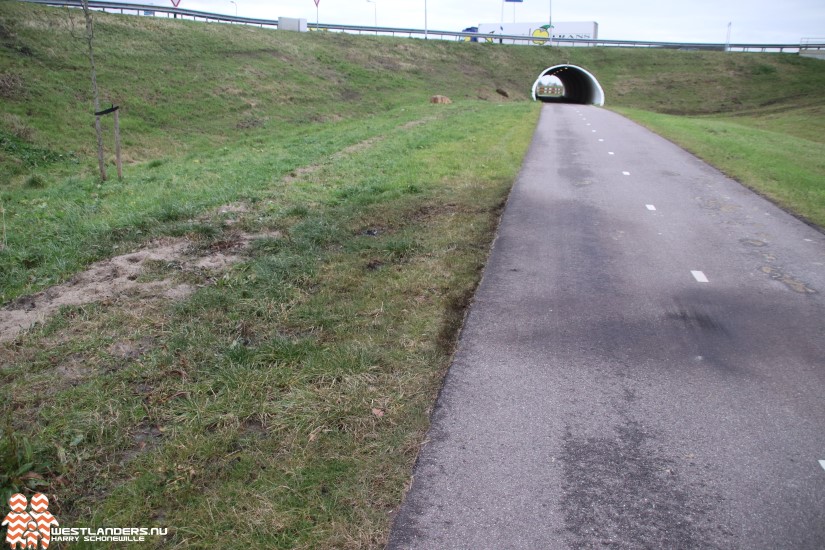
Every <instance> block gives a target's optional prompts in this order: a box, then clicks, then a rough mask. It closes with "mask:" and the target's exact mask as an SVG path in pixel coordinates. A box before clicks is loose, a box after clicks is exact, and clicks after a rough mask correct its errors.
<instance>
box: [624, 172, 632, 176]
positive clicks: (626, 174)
mask: <svg viewBox="0 0 825 550" xmlns="http://www.w3.org/2000/svg"><path fill="white" fill-rule="evenodd" d="M622 174H623V175H625V176H629V175H630V172H622Z"/></svg>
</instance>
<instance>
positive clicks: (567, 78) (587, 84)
mask: <svg viewBox="0 0 825 550" xmlns="http://www.w3.org/2000/svg"><path fill="white" fill-rule="evenodd" d="M546 76H555V77H556V78H558V79H559V80H560V81H561V83H562V85H563V86H564V95H563V96H561V97H544V96H539V95H537V93H536V92H537V90H538V87H539V86H540V85H541V82H542V78H544V77H546ZM533 100H534V101H535V100H541V101H555V102H564V103H581V104H584V105H599V106H601V105H604V90H603V89H602V86H601V84H599V81H598V80H596V77H595V76H593V75H592V74H591V73H590V72H588V71H587V70H585V69H582V68H581V67H577V66H576V65H567V64H565V65H556V66H554V67H550V68H549V69H545V70H544V71H542V72H541V74H540V75H539V76H538V78H537V79H536V81H535V82H534V83H533Z"/></svg>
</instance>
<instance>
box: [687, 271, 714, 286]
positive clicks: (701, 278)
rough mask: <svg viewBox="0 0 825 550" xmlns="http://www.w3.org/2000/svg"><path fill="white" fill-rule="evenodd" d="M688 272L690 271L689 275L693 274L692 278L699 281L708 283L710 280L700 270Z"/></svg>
mask: <svg viewBox="0 0 825 550" xmlns="http://www.w3.org/2000/svg"><path fill="white" fill-rule="evenodd" d="M690 273H691V275H693V278H694V279H696V280H697V281H698V282H700V283H709V282H710V281H708V278H707V276H705V274H704V273H702V272H701V271H691V272H690Z"/></svg>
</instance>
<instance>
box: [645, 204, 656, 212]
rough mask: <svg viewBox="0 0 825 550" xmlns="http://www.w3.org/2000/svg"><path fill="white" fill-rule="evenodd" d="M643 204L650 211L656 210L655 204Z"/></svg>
mask: <svg viewBox="0 0 825 550" xmlns="http://www.w3.org/2000/svg"><path fill="white" fill-rule="evenodd" d="M645 206H646V207H647V209H648V210H650V211H653V210H656V207H655V206H653V205H652V204H646V205H645Z"/></svg>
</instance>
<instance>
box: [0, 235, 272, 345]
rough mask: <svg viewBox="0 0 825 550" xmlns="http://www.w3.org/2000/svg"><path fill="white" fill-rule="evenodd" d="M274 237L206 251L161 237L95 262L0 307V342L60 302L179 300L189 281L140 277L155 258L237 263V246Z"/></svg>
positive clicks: (189, 264)
mask: <svg viewBox="0 0 825 550" xmlns="http://www.w3.org/2000/svg"><path fill="white" fill-rule="evenodd" d="M279 236H280V233H278V232H271V233H254V234H252V233H238V234H235V235H233V236H232V237H231V238H228V239H225V240H223V241H219V242H217V243H213V244H212V246H210V247H209V248H208V249H206V250H195V248H194V247H193V243H192V242H191V241H189V240H187V239H163V240H158V241H154V242H152V243H149V244H148V245H147V246H145V247H144V248H141V249H140V250H137V251H135V252H131V253H129V254H123V255H121V256H116V257H114V258H109V259H108V260H103V261H100V262H97V263H95V264H92V265H91V266H90V267H89V268H88V269H87V270H86V271H84V272H82V273H79V274H78V275H76V276H75V277H73V278H72V279H71V280H69V281H67V282H65V283H63V284H61V285H57V286H54V287H51V288H49V289H47V290H44V291H43V292H38V293H37V294H32V295H30V296H23V297H20V298H18V299H17V300H14V301H13V302H11V303H10V304H8V305H7V306H5V307H3V308H2V309H0V342H5V341H9V340H13V339H14V338H15V337H17V335H18V334H20V332H22V331H23V330H26V329H27V328H29V327H31V326H32V325H34V324H35V323H38V322H42V321H43V320H45V319H47V318H48V317H50V316H51V315H54V314H55V313H56V312H57V311H58V310H59V309H60V308H61V307H63V306H79V305H83V304H89V303H93V302H101V301H111V300H123V299H128V300H146V299H150V300H151V299H166V300H182V299H184V298H186V297H188V296H189V295H191V294H192V293H193V292H194V291H195V288H194V287H193V286H191V285H188V284H185V283H180V282H177V281H174V280H173V279H171V278H167V279H161V280H154V281H141V280H140V276H141V275H142V274H144V272H145V271H148V269H147V267H149V266H151V265H152V264H153V263H155V262H163V263H169V264H174V265H176V266H180V269H181V270H183V271H198V270H210V271H219V270H223V269H226V268H227V267H229V266H231V265H232V264H235V263H238V262H240V261H241V260H242V259H243V251H244V250H245V249H247V248H248V247H249V246H250V245H251V244H252V242H253V241H255V240H257V239H262V238H277V237H279ZM155 265H156V264H155Z"/></svg>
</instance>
